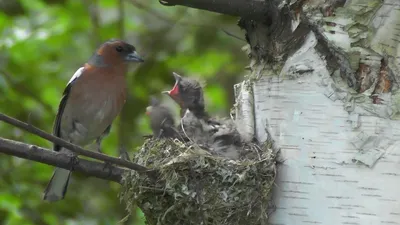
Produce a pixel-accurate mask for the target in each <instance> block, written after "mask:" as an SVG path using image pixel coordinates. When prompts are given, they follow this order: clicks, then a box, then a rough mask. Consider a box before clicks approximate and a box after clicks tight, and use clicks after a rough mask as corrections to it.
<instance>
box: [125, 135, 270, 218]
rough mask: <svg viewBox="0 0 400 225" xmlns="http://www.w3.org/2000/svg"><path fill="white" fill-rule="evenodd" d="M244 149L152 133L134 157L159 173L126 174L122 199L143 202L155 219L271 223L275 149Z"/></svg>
mask: <svg viewBox="0 0 400 225" xmlns="http://www.w3.org/2000/svg"><path fill="white" fill-rule="evenodd" d="M243 151H244V152H245V153H246V154H242V156H241V159H239V160H231V159H226V158H222V157H220V156H216V155H212V154H211V153H209V152H208V151H206V150H203V149H201V148H200V147H198V146H197V145H195V144H189V143H182V142H180V141H178V140H172V139H161V140H155V139H149V140H147V141H146V142H145V143H144V144H143V146H142V147H141V149H140V151H139V152H138V154H137V155H136V156H135V158H134V162H136V163H138V164H141V165H143V166H146V167H148V168H152V169H156V170H157V171H158V172H159V175H158V177H157V178H156V179H152V178H149V177H148V176H146V175H143V174H139V173H137V172H135V171H131V172H129V173H127V174H125V175H124V177H123V180H122V183H123V184H122V189H121V193H120V199H121V200H122V201H124V202H125V203H126V206H127V210H129V211H131V210H132V209H133V208H134V205H135V204H137V205H138V206H139V207H140V208H141V209H142V211H143V213H144V214H145V216H146V221H147V224H149V225H164V224H165V225H173V224H177V225H183V224H185V225H191V224H193V225H194V224H195V225H198V224H203V225H214V224H215V225H223V224H227V225H228V224H229V225H239V224H246V225H248V224H252V225H257V224H267V218H268V214H269V210H270V209H271V198H270V197H271V189H272V186H273V184H274V180H275V176H276V168H275V154H274V152H273V151H272V150H271V149H270V146H269V145H268V144H267V143H265V144H263V146H260V147H259V146H257V145H254V144H251V145H246V146H245V147H244V148H243Z"/></svg>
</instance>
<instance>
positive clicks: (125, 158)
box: [119, 151, 131, 161]
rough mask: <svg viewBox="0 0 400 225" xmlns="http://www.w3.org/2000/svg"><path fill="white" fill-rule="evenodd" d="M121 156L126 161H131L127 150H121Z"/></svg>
mask: <svg viewBox="0 0 400 225" xmlns="http://www.w3.org/2000/svg"><path fill="white" fill-rule="evenodd" d="M119 158H120V159H123V160H126V161H131V160H130V158H129V154H128V152H127V151H121V153H120V155H119Z"/></svg>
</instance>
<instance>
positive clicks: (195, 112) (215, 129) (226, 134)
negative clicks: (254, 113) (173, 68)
mask: <svg viewBox="0 0 400 225" xmlns="http://www.w3.org/2000/svg"><path fill="white" fill-rule="evenodd" d="M173 75H174V78H175V84H174V87H173V88H172V89H171V90H170V91H165V92H163V93H165V94H168V95H169V96H170V97H171V98H172V99H173V100H174V101H175V102H176V103H177V104H178V105H179V106H180V107H181V117H182V119H181V126H180V127H182V129H181V130H180V131H181V132H182V133H184V134H185V135H186V136H187V137H188V138H190V139H191V140H192V141H193V142H195V143H197V144H199V145H201V146H205V147H207V148H208V149H210V150H212V151H213V152H215V153H217V154H220V155H224V156H226V157H228V158H233V159H236V158H238V157H239V151H240V148H239V147H240V146H241V137H240V134H239V132H238V131H237V129H236V125H235V123H234V122H233V121H231V120H230V119H229V120H217V119H215V118H211V117H210V116H208V114H207V112H206V111H205V104H204V94H203V89H202V87H201V85H200V83H199V82H198V81H196V80H194V79H190V78H184V77H182V76H180V75H178V74H177V73H173ZM180 127H178V128H180Z"/></svg>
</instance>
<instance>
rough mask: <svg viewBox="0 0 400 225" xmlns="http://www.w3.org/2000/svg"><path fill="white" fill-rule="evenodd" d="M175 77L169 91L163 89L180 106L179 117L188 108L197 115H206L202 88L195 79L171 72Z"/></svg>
mask: <svg viewBox="0 0 400 225" xmlns="http://www.w3.org/2000/svg"><path fill="white" fill-rule="evenodd" d="M172 74H173V75H174V78H175V85H174V87H173V88H172V89H171V90H170V91H163V92H162V93H164V94H168V95H169V96H170V97H171V98H172V99H173V100H174V101H175V102H176V103H178V105H179V106H180V107H181V117H182V116H183V115H184V114H185V113H186V109H189V110H190V111H192V112H193V113H194V114H196V115H197V116H198V117H202V116H205V115H206V112H205V106H204V94H203V88H202V87H201V85H200V83H199V82H198V81H197V80H194V79H189V78H185V77H182V76H180V75H179V74H177V73H175V72H173V73H172Z"/></svg>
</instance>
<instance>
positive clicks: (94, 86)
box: [64, 75, 127, 139]
mask: <svg viewBox="0 0 400 225" xmlns="http://www.w3.org/2000/svg"><path fill="white" fill-rule="evenodd" d="M83 76H84V75H83ZM84 78H85V77H81V78H80V79H78V80H77V81H76V83H74V85H73V86H72V88H71V90H70V96H69V98H68V102H67V104H66V108H65V111H64V116H66V117H69V118H70V119H72V121H76V122H78V123H79V124H81V125H82V130H83V131H82V132H80V133H82V134H83V136H85V139H92V138H95V137H98V136H99V135H100V134H101V133H102V132H103V131H104V130H105V129H106V128H107V127H108V126H109V125H111V124H112V122H113V120H114V119H115V118H116V117H117V116H118V114H119V113H120V111H121V110H122V108H123V106H124V104H125V101H126V95H127V90H126V83H125V79H124V77H123V76H117V77H111V78H109V77H106V78H104V77H102V75H99V76H91V77H87V78H85V79H84ZM70 119H68V120H67V121H70Z"/></svg>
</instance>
